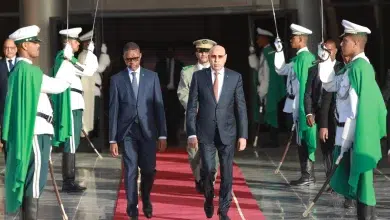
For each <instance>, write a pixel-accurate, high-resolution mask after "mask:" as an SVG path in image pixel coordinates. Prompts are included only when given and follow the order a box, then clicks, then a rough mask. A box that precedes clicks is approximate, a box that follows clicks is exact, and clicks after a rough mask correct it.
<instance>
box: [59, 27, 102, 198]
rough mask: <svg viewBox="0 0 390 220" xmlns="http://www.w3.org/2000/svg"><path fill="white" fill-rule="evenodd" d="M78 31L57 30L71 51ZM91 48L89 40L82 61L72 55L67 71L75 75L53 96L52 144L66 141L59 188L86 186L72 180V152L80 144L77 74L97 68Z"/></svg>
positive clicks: (80, 103)
mask: <svg viewBox="0 0 390 220" xmlns="http://www.w3.org/2000/svg"><path fill="white" fill-rule="evenodd" d="M81 31H82V29H81V28H72V29H66V30H61V31H60V32H59V33H60V35H62V40H63V43H64V45H65V44H69V45H70V46H71V47H72V50H73V53H75V52H77V51H78V50H79V45H80V43H79V41H78V35H79V34H80V32H81ZM93 50H94V44H93V42H90V43H89V45H88V54H87V55H86V58H85V62H84V64H81V63H79V62H78V60H77V59H76V58H75V57H74V56H73V57H72V59H71V62H72V64H73V68H72V69H71V70H70V71H72V72H73V73H74V74H75V75H76V76H75V77H73V80H72V84H71V86H70V88H69V89H67V90H66V91H65V92H63V93H61V94H58V95H54V96H53V103H54V120H55V121H56V125H55V134H56V135H55V138H54V141H53V145H54V146H58V145H59V144H60V143H65V144H64V152H63V155H62V178H63V184H62V190H63V191H65V192H80V191H84V190H85V189H86V187H83V186H80V185H79V184H77V183H76V182H75V166H76V155H75V154H76V151H77V148H78V146H79V144H80V135H81V129H82V125H83V122H82V116H83V110H84V98H83V88H82V84H81V79H80V78H81V76H92V75H93V73H95V72H96V70H97V67H98V62H97V58H96V56H95V55H94V54H93ZM63 53H64V52H63V50H61V51H60V52H58V53H57V56H56V58H55V63H54V68H53V76H55V75H56V74H57V71H58V68H59V66H61V63H62V62H63V59H62V57H63Z"/></svg>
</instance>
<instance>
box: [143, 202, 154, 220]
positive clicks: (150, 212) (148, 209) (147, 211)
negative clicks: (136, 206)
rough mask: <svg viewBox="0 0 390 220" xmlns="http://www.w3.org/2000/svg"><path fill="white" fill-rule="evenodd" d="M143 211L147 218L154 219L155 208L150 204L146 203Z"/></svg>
mask: <svg viewBox="0 0 390 220" xmlns="http://www.w3.org/2000/svg"><path fill="white" fill-rule="evenodd" d="M142 211H143V212H144V215H145V217H146V218H152V217H153V206H152V203H150V202H144V203H143V208H142Z"/></svg>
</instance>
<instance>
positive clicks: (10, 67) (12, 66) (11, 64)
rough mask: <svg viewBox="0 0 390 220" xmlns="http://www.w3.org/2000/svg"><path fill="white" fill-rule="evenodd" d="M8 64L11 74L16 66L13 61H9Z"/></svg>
mask: <svg viewBox="0 0 390 220" xmlns="http://www.w3.org/2000/svg"><path fill="white" fill-rule="evenodd" d="M8 64H9V71H10V72H11V71H12V69H13V68H14V64H13V63H12V60H8Z"/></svg>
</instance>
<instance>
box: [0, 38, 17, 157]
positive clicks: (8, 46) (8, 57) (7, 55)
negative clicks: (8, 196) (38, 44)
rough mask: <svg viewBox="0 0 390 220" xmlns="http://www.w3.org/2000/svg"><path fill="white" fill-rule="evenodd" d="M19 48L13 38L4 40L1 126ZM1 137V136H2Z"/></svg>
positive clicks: (0, 73) (0, 68) (0, 76)
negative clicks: (9, 78)
mask: <svg viewBox="0 0 390 220" xmlns="http://www.w3.org/2000/svg"><path fill="white" fill-rule="evenodd" d="M17 51H18V50H17V48H16V45H15V42H14V41H13V40H11V39H7V40H5V41H4V45H3V53H4V58H3V59H2V60H0V127H1V126H2V125H3V114H4V103H5V98H6V96H7V90H8V76H9V73H10V72H11V70H12V68H13V67H14V66H15V60H16V52H17ZM0 131H1V130H0ZM0 135H1V132H0ZM0 137H1V136H0ZM3 146H4V142H3V140H1V142H0V149H2V148H3ZM4 158H7V152H6V150H5V148H4Z"/></svg>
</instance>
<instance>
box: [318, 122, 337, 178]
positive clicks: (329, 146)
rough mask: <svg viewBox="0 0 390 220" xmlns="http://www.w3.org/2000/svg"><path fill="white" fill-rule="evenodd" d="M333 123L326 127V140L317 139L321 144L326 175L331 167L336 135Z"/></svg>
mask: <svg viewBox="0 0 390 220" xmlns="http://www.w3.org/2000/svg"><path fill="white" fill-rule="evenodd" d="M333 124H334V123H333ZM333 124H332V126H329V128H328V140H326V142H323V141H322V140H319V143H320V146H321V152H322V158H323V162H324V166H325V175H326V177H328V176H329V174H330V172H331V171H332V168H333V149H334V142H335V137H336V131H335V130H336V129H335V126H334V125H333Z"/></svg>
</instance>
